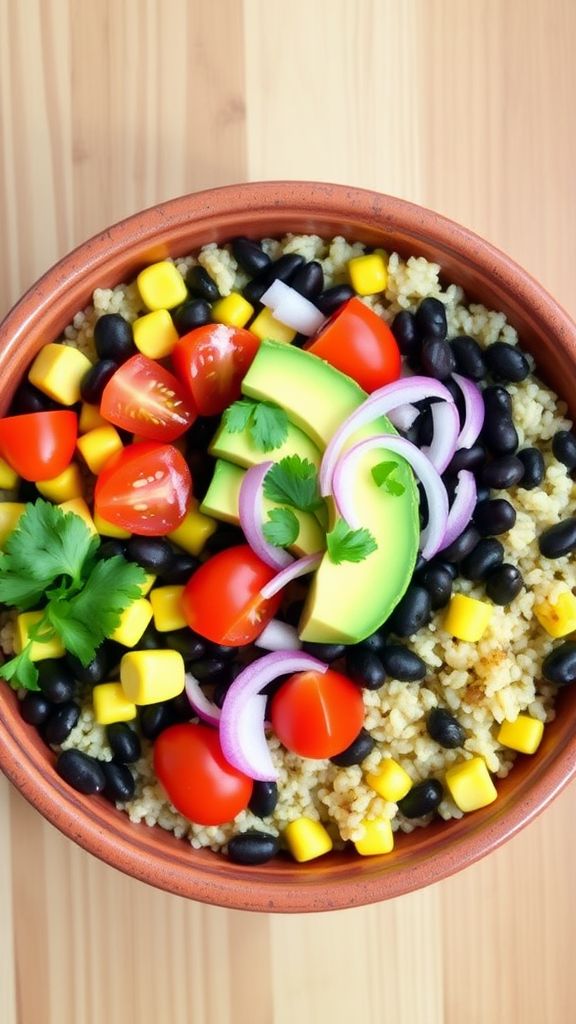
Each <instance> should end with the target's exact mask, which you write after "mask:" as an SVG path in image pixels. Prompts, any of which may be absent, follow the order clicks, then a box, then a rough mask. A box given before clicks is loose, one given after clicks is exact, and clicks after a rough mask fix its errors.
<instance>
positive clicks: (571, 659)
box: [542, 640, 576, 686]
mask: <svg viewBox="0 0 576 1024" xmlns="http://www.w3.org/2000/svg"><path fill="white" fill-rule="evenodd" d="M542 675H543V676H544V679H547V680H548V682H549V683H555V685H556V686H569V685H570V683H576V643H575V642H574V641H573V640H565V641H564V643H562V644H559V646H558V647H555V648H554V650H553V651H550V654H548V655H546V657H545V658H544V661H543V662H542Z"/></svg>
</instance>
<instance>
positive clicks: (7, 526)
mask: <svg viewBox="0 0 576 1024" xmlns="http://www.w3.org/2000/svg"><path fill="white" fill-rule="evenodd" d="M25 508H26V505H25V504H24V503H23V502H22V501H0V549H1V548H3V547H4V545H5V543H6V541H7V540H8V537H9V536H10V534H11V533H12V531H13V530H15V529H16V527H17V526H18V520H19V519H20V516H21V515H22V513H23V512H24V509H25Z"/></svg>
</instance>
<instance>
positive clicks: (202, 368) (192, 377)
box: [172, 324, 260, 416]
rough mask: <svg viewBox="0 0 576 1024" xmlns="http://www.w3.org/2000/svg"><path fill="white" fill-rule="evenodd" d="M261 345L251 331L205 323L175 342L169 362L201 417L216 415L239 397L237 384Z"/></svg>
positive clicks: (240, 381)
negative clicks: (189, 393) (185, 387)
mask: <svg viewBox="0 0 576 1024" xmlns="http://www.w3.org/2000/svg"><path fill="white" fill-rule="evenodd" d="M259 345H260V339H259V338H257V337H256V335H255V334H251V333H250V331H243V330H242V329H241V328H239V327H227V326H226V325H225V324H206V326H205V327H197V328H196V329H195V330H193V331H190V332H189V334H185V335H184V336H183V337H182V338H180V340H179V341H177V342H176V345H175V347H174V350H173V352H172V362H173V363H174V367H175V369H176V372H177V374H178V376H179V377H180V380H182V381H184V382H185V383H186V385H187V387H188V388H189V390H190V392H191V394H192V398H193V400H194V404H195V406H196V408H197V409H198V412H199V413H200V415H201V416H215V415H216V414H217V413H219V412H223V411H224V409H226V408H227V407H228V406H229V405H230V404H231V403H232V402H235V401H236V399H237V398H240V384H241V383H242V378H243V377H244V376H245V374H246V372H247V371H248V369H249V367H250V364H251V362H252V360H253V359H254V356H255V355H256V353H257V351H258V348H259Z"/></svg>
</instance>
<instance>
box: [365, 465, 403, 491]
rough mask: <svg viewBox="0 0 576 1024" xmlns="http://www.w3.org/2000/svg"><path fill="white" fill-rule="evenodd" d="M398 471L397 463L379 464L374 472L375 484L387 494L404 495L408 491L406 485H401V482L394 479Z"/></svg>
mask: <svg viewBox="0 0 576 1024" xmlns="http://www.w3.org/2000/svg"><path fill="white" fill-rule="evenodd" d="M397 469H398V463H397V462H379V463H378V465H377V466H374V468H373V470H372V476H373V477H374V483H376V484H377V485H378V487H382V489H383V490H384V491H386V493H387V494H396V495H400V494H404V491H405V490H406V488H405V487H404V484H401V483H400V481H399V480H394V479H393V477H394V474H395V472H396V470H397Z"/></svg>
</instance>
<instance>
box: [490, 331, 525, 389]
mask: <svg viewBox="0 0 576 1024" xmlns="http://www.w3.org/2000/svg"><path fill="white" fill-rule="evenodd" d="M484 358H485V360H486V365H487V367H488V369H489V371H490V373H491V374H492V376H493V377H494V378H495V379H496V380H503V381H506V382H510V383H517V382H518V381H521V380H526V377H527V376H528V374H529V373H530V364H529V362H528V360H527V359H526V356H525V355H524V353H523V352H521V351H520V349H519V348H517V347H516V346H515V345H508V344H507V343H506V342H505V341H496V342H494V344H493V345H489V346H488V348H487V349H486V351H485V352H484Z"/></svg>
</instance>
